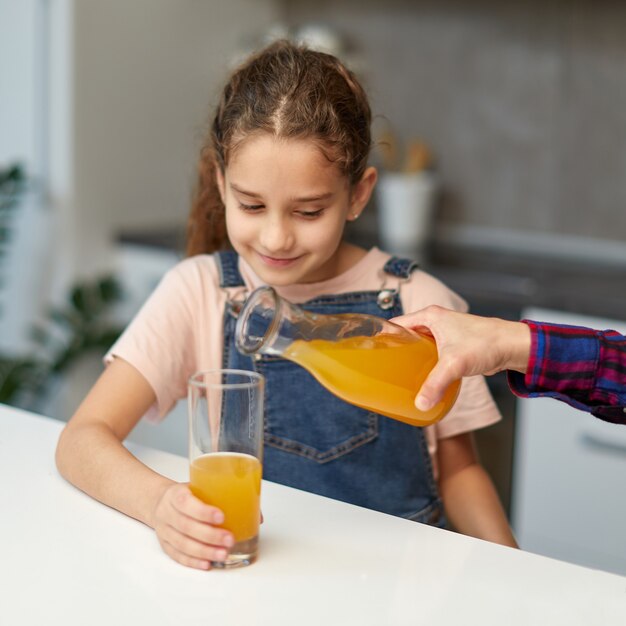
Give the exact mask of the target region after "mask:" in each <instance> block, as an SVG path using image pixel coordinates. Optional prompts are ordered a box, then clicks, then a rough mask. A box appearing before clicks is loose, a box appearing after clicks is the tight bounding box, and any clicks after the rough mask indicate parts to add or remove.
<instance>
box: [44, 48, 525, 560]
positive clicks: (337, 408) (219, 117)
mask: <svg viewBox="0 0 626 626" xmlns="http://www.w3.org/2000/svg"><path fill="white" fill-rule="evenodd" d="M370 144H371V140H370V108H369V105H368V102H367V98H366V96H365V94H364V92H363V90H362V88H361V86H360V85H359V83H358V82H357V80H356V78H355V77H354V75H353V74H352V73H351V72H350V71H348V70H347V69H346V68H345V67H344V66H343V65H342V64H341V63H340V62H339V61H338V60H337V59H336V58H335V57H333V56H329V55H327V54H322V53H318V52H314V51H311V50H307V49H305V48H301V47H297V46H294V45H293V44H290V43H288V42H279V43H275V44H272V45H271V46H269V47H268V48H266V49H265V50H263V51H262V52H260V53H259V54H258V55H256V56H254V57H252V58H251V59H249V60H248V61H247V63H246V64H245V65H243V66H242V67H241V68H240V69H239V70H237V71H236V72H235V73H234V74H233V76H232V77H231V79H230V81H229V82H228V84H227V85H226V87H225V89H224V92H223V94H222V98H221V100H220V102H219V105H218V107H217V112H216V115H215V118H214V121H213V124H212V128H211V132H210V136H209V139H208V142H207V145H206V147H205V148H204V149H203V150H202V153H201V160H200V181H199V185H198V191H197V196H196V198H195V201H194V204H193V208H192V212H191V216H190V220H189V233H188V234H189V241H188V253H189V256H190V258H188V259H186V260H184V261H183V262H181V263H180V264H179V265H178V266H176V267H175V268H174V269H173V270H171V271H170V272H169V273H168V274H167V275H166V276H165V277H164V279H163V281H162V282H161V284H160V285H159V287H158V288H157V289H156V291H155V293H154V294H153V295H152V296H151V298H150V299H149V300H148V302H147V303H146V304H145V305H144V307H143V309H142V310H141V311H140V312H139V314H138V315H137V317H136V318H135V319H134V321H133V322H132V323H131V324H130V326H129V327H128V329H127V330H126V331H125V333H124V334H123V335H122V337H121V338H120V339H119V340H118V342H117V343H116V344H115V345H114V346H113V348H112V349H111V351H110V352H109V354H108V355H107V357H106V362H107V364H108V365H107V367H106V369H105V371H104V373H103V374H102V375H101V377H100V378H99V379H98V381H97V382H96V384H95V385H94V387H93V389H92V390H91V391H90V392H89V394H88V395H87V397H86V398H85V400H84V401H83V403H82V404H81V406H80V407H79V408H78V410H77V411H76V413H75V415H74V416H73V417H72V419H71V420H70V421H69V422H68V424H67V426H66V428H65V429H64V431H63V433H62V435H61V438H60V440H59V444H58V447H57V455H56V458H57V465H58V468H59V471H60V472H61V474H62V475H63V476H65V478H67V479H68V480H69V481H70V482H72V483H73V484H75V485H76V486H77V487H79V488H80V489H83V490H84V491H86V492H87V493H89V494H90V495H92V496H93V497H94V498H97V499H98V500H101V501H102V502H104V503H106V504H108V505H109V506H112V507H115V508H116V509H119V510H120V511H122V512H124V513H126V514H127V515H130V516H132V517H135V518H136V519H138V520H141V521H142V522H144V523H146V524H148V525H149V526H151V527H152V528H154V529H155V531H156V533H157V536H158V538H159V541H160V543H161V546H162V547H163V549H164V550H165V552H166V553H167V554H169V555H170V556H171V557H172V558H174V559H175V560H177V561H179V562H180V563H183V564H185V565H188V566H191V567H196V568H201V569H208V568H209V567H210V561H211V560H215V561H220V560H223V559H225V557H226V554H227V551H228V549H229V547H230V546H232V545H233V537H232V535H231V534H230V533H229V532H228V531H226V530H224V529H222V528H220V524H221V523H222V522H223V514H222V512H221V511H220V510H218V509H216V508H215V507H211V506H208V505H206V504H203V503H202V502H200V501H199V500H197V499H196V498H194V496H193V495H192V494H191V492H190V491H189V489H188V487H187V485H185V484H177V483H174V482H172V481H171V480H168V479H167V478H165V477H163V476H160V475H158V474H156V473H154V472H153V471H152V470H150V469H149V468H147V467H146V466H144V465H143V464H142V463H140V462H139V461H138V460H137V459H135V458H134V457H133V456H132V455H131V454H130V453H129V452H128V451H127V450H126V449H125V448H124V447H123V446H122V443H121V442H122V441H123V440H124V438H125V437H126V436H127V435H128V434H129V433H130V431H131V430H132V429H133V427H134V426H135V424H136V423H137V422H138V421H139V419H140V418H141V417H142V416H143V415H145V414H147V415H148V417H150V416H152V417H153V418H161V417H163V416H164V415H165V414H166V413H167V412H168V411H169V409H170V408H171V407H172V406H173V404H174V403H175V402H176V401H177V400H178V399H180V398H183V397H184V396H185V395H186V383H187V379H188V378H189V377H190V376H191V375H192V374H193V373H194V372H195V371H197V370H201V369H212V368H219V367H234V368H240V369H249V370H252V369H255V370H258V371H260V372H262V373H263V374H264V375H265V376H266V381H267V387H266V389H267V400H266V433H265V453H264V454H265V456H264V477H265V478H266V479H269V480H273V481H277V482H281V483H284V484H287V485H290V486H293V487H297V488H299V489H304V490H308V491H313V492H315V493H319V494H322V495H325V496H329V497H332V498H337V499H340V500H344V501H346V502H351V503H354V504H357V505H360V506H366V507H370V508H373V509H377V510H380V511H384V512H387V513H391V514H394V515H399V516H403V517H406V518H409V519H412V520H416V521H420V522H427V523H429V524H434V525H437V526H444V524H445V518H444V513H443V507H442V502H441V499H440V494H441V498H442V499H443V502H444V503H445V510H446V513H447V515H448V516H449V518H450V521H451V523H452V524H453V525H454V527H455V528H457V529H458V530H459V531H460V532H463V533H467V534H471V535H474V536H476V537H481V538H484V539H488V540H491V541H496V542H500V543H503V544H507V545H511V546H514V545H515V541H514V539H513V537H512V535H511V532H510V530H509V527H508V524H507V522H506V519H505V516H504V513H503V511H502V508H501V506H500V504H499V502H498V499H497V496H496V494H495V490H494V488H493V486H492V484H491V482H490V480H489V478H488V477H487V475H486V473H485V472H484V470H483V469H482V468H481V466H480V465H479V463H478V461H477V458H476V453H475V450H474V444H473V441H472V434H471V431H472V430H474V429H476V428H478V427H482V426H486V425H488V424H491V423H493V422H495V421H497V420H498V419H499V417H500V416H499V414H498V411H497V409H496V407H495V405H494V402H493V400H492V399H491V397H490V395H489V393H488V391H487V388H486V385H485V382H484V380H483V379H482V378H472V379H467V380H466V381H464V383H463V386H462V390H461V393H460V396H459V399H458V401H457V403H456V405H455V407H454V408H453V410H452V411H451V412H450V413H449V414H448V416H447V417H446V418H445V419H444V420H443V421H442V422H440V423H439V424H438V425H436V426H432V427H428V428H425V429H420V428H415V427H412V426H408V425H406V424H403V423H401V422H397V421H395V420H391V419H388V418H386V417H383V416H380V415H376V414H373V413H369V412H367V411H364V410H362V409H359V408H356V407H353V406H351V405H348V404H346V403H344V402H342V401H340V400H338V399H337V398H335V397H334V396H332V395H331V394H330V393H328V392H327V391H326V390H325V389H323V388H322V387H321V386H320V385H319V384H318V383H317V382H315V380H314V379H313V378H312V377H311V376H310V375H309V374H307V373H306V372H305V371H304V370H303V369H301V368H299V367H298V366H296V365H294V364H292V363H290V362H287V361H283V360H280V359H278V360H277V359H260V360H258V361H253V360H251V359H250V358H249V357H244V356H242V355H240V354H239V353H238V352H237V351H236V349H235V348H234V326H235V322H236V314H237V306H236V303H237V302H238V301H240V300H241V299H242V298H243V297H244V296H245V294H246V293H248V292H250V291H251V290H252V289H254V288H255V287H257V286H259V285H261V284H269V285H273V286H274V287H275V288H276V289H277V290H278V292H279V293H280V294H281V295H282V296H283V297H285V298H287V299H288V300H291V301H293V302H297V303H299V304H300V305H301V306H304V307H305V308H307V309H309V310H313V311H317V312H322V313H337V312H341V313H343V312H357V313H370V314H374V315H378V316H383V317H386V318H391V317H395V316H398V315H400V314H402V312H403V310H409V311H411V310H418V309H420V308H423V307H424V306H426V305H428V304H433V303H434V304H440V305H443V306H447V307H448V308H453V309H457V310H465V309H466V305H465V303H464V302H463V301H462V300H461V299H460V298H459V297H458V296H456V295H455V294H454V293H452V292H451V291H450V290H448V289H447V288H446V287H444V286H443V285H442V284H441V283H439V282H438V281H436V280H435V279H434V278H432V277H430V276H429V275H427V274H425V273H424V272H421V271H419V270H417V268H416V266H415V264H413V263H411V262H410V261H406V260H403V259H396V258H390V257H389V255H387V254H385V253H383V252H381V251H380V250H378V249H376V248H373V249H371V250H369V251H366V250H364V249H362V248H359V247H356V246H354V245H350V244H348V243H346V242H344V241H342V234H343V230H344V226H345V224H346V222H347V221H352V220H355V219H357V218H358V217H359V215H360V214H361V212H362V211H363V209H364V208H365V206H366V204H367V202H368V200H369V198H370V196H371V194H372V190H373V188H374V185H375V183H376V170H375V169H374V168H373V167H368V164H367V160H368V155H369V151H370ZM230 247H232V250H228V251H226V249H227V248H230ZM218 251H219V252H218ZM209 253H211V254H209ZM382 291H384V293H382V294H381V292H382ZM390 296H391V297H390Z"/></svg>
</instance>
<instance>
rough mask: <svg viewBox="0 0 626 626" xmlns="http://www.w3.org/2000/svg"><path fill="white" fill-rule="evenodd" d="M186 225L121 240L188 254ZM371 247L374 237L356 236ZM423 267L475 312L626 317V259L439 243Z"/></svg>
mask: <svg viewBox="0 0 626 626" xmlns="http://www.w3.org/2000/svg"><path fill="white" fill-rule="evenodd" d="M184 240H185V234H184V232H183V231H181V230H175V229H171V230H163V231H153V232H132V233H130V232H129V233H123V234H122V235H121V236H120V237H119V242H120V243H122V244H124V243H128V244H134V245H145V246H148V247H151V248H157V249H158V248H161V249H164V250H167V251H169V252H171V251H176V252H178V253H180V254H181V256H182V255H183V251H184ZM352 240H353V241H354V242H355V243H358V244H360V245H363V246H364V247H370V246H372V245H376V244H377V242H376V241H375V240H373V239H372V237H367V236H363V237H361V236H359V235H358V234H357V233H355V236H353V237H352ZM422 267H423V268H424V269H425V270H426V271H428V272H430V273H431V274H433V275H434V276H436V277H437V278H438V279H440V280H441V281H442V282H444V283H445V284H446V285H448V286H449V287H450V288H451V289H453V290H454V291H456V292H457V293H459V294H460V295H461V296H463V297H464V298H465V299H466V300H467V301H468V303H469V305H470V308H471V310H472V311H473V312H475V313H477V314H483V315H495V316H500V317H504V318H507V319H519V316H520V315H521V312H522V310H523V309H524V308H526V307H529V306H533V307H541V308H546V309H555V310H560V311H567V312H572V313H579V314H583V315H592V316H596V317H604V318H613V319H618V320H623V319H626V259H624V262H623V263H622V264H619V263H612V264H609V263H602V262H599V261H598V262H590V261H579V260H573V259H562V258H555V257H554V255H551V254H545V255H541V254H535V253H520V252H502V251H500V250H498V251H494V250H488V249H479V248H470V247H464V246H460V245H451V244H445V243H437V244H433V245H431V246H430V248H429V250H428V251H427V253H426V255H425V259H424V260H423V262H422Z"/></svg>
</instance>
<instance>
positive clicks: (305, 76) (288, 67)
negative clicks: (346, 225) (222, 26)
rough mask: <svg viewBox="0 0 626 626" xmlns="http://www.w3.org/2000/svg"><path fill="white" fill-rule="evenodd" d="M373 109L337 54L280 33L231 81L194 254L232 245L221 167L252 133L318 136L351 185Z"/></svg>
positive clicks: (210, 158) (199, 206)
mask: <svg viewBox="0 0 626 626" xmlns="http://www.w3.org/2000/svg"><path fill="white" fill-rule="evenodd" d="M370 124H371V111H370V107H369V103H368V101H367V96H366V95H365V92H364V90H363V88H362V87H361V85H360V84H359V82H358V80H357V79H356V78H355V76H354V74H353V73H352V72H351V71H350V70H348V69H347V68H346V67H345V66H344V65H343V64H342V63H341V62H340V61H339V60H338V59H337V58H336V57H334V56H332V55H329V54H325V53H323V52H316V51H314V50H310V49H308V48H306V47H303V46H299V45H296V44H293V43H291V42H289V41H278V42H275V43H273V44H271V45H269V46H268V47H266V48H264V49H263V50H261V51H260V52H258V53H257V54H255V55H253V56H252V57H250V58H249V59H248V60H247V61H246V62H245V63H244V64H243V65H242V66H241V67H240V68H239V69H237V70H236V71H235V72H234V73H233V75H232V77H231V78H230V80H229V82H228V83H227V85H226V87H225V88H224V91H223V93H222V97H221V99H220V102H219V104H218V106H217V111H216V113H215V118H214V120H213V123H212V126H211V129H210V132H209V136H208V138H207V141H206V143H205V146H204V147H203V148H202V151H201V153H200V161H199V165H198V181H197V185H196V190H195V194H194V197H193V202H192V207H191V213H190V216H189V221H188V225H187V254H188V255H190V256H191V255H194V254H201V253H209V252H214V251H215V250H220V249H223V248H227V247H229V242H228V236H227V234H226V223H225V215H224V205H223V204H222V201H221V198H220V194H219V191H218V188H217V180H216V176H215V170H216V167H219V168H220V169H221V171H222V172H224V169H225V167H226V166H227V164H228V161H229V158H230V157H232V155H233V153H234V152H235V150H236V149H237V147H238V146H240V145H241V144H242V143H243V142H244V141H245V140H246V139H247V138H248V137H250V136H251V135H252V134H254V133H261V132H266V133H270V134H271V135H272V136H274V137H276V138H283V139H287V138H289V139H292V138H297V139H303V138H310V139H312V140H314V141H316V142H317V143H318V145H319V148H320V150H321V151H322V153H323V154H324V156H325V157H326V158H327V159H329V160H330V161H332V162H334V163H336V164H337V166H338V167H339V168H340V171H341V172H342V174H344V175H345V176H347V178H348V180H349V182H350V185H354V184H355V183H357V182H358V181H359V180H360V179H361V177H362V175H363V172H364V171H365V168H366V167H367V159H368V156H369V151H370V147H371V135H370Z"/></svg>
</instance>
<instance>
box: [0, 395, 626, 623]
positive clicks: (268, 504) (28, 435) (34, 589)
mask: <svg viewBox="0 0 626 626" xmlns="http://www.w3.org/2000/svg"><path fill="white" fill-rule="evenodd" d="M62 427H63V424H62V423H61V422H57V421H55V420H51V419H48V418H44V417H38V416H34V415H32V414H29V413H24V412H20V411H17V410H15V409H12V408H9V407H4V406H0V476H1V478H0V481H1V485H2V486H1V489H0V496H1V500H0V502H1V503H2V514H1V515H0V624H3V625H5V624H6V625H11V626H13V625H21V624H28V625H31V624H42V625H45V626H52V625H56V624H58V625H64V626H70V625H74V624H81V626H82V625H83V624H89V625H90V626H96V625H99V624H103V625H104V624H106V625H107V626H109V625H112V624H120V625H126V624H137V625H139V624H150V625H151V626H159V625H161V624H163V625H164V624H172V625H174V624H175V625H177V626H178V625H186V624H202V625H203V626H209V625H211V624H220V625H229V624H236V625H238V626H241V625H244V624H245V625H246V626H248V625H257V624H258V625H265V624H271V625H272V626H280V625H281V624H289V625H290V626H291V625H293V624H298V625H307V624H316V625H319V624H322V625H334V624H342V625H343V624H348V625H352V624H358V625H359V626H368V625H370V624H371V625H376V626H395V625H399V624H428V625H429V626H430V625H433V626H436V625H450V626H452V625H454V626H459V625H462V626H468V625H472V624H476V625H477V626H489V625H491V624H493V625H496V624H497V625H498V626H502V625H507V626H514V625H517V624H520V625H521V624H524V625H526V624H532V625H533V626H534V625H536V624H549V625H550V626H554V625H556V624H563V625H567V626H575V625H577V624H580V625H581V626H583V625H584V626H591V625H593V626H599V625H604V624H611V625H613V624H614V625H616V626H617V625H620V626H622V625H623V624H626V578H624V577H621V576H616V575H613V574H607V573H604V572H599V571H594V570H591V569H586V568H583V567H578V566H575V565H570V564H567V563H562V562H560V561H555V560H552V559H547V558H545V557H541V556H537V555H533V554H529V553H525V552H521V551H518V550H512V549H510V548H504V547H501V546H497V545H494V544H490V543H487V542H484V541H479V540H476V539H472V538H469V537H464V536H461V535H458V534H455V533H452V532H448V531H444V530H439V529H436V528H431V527H429V526H424V525H421V524H416V523H414V522H409V521H406V520H402V519H398V518H395V517H391V516H388V515H384V514H382V513H376V512H374V511H369V510H367V509H362V508H359V507H355V506H351V505H347V504H343V503H340V502H336V501H334V500H330V499H327V498H322V497H320V496H315V495H312V494H309V493H305V492H302V491H298V490H294V489H290V488H287V487H283V486H280V485H276V484H274V483H270V482H266V481H264V483H263V492H262V508H263V513H264V516H265V523H264V524H263V525H262V527H261V543H260V556H259V561H258V562H257V563H256V564H254V565H252V566H251V567H248V568H243V569H239V570H230V571H218V570H215V571H209V572H201V571H196V570H192V569H188V568H185V567H183V566H181V565H178V564H177V563H175V562H174V561H172V560H171V559H170V558H169V557H168V556H166V555H165V553H163V552H162V551H161V548H160V546H159V544H158V542H157V539H156V536H155V534H154V532H153V531H152V530H151V529H149V528H147V527H146V526H144V525H143V524H141V523H139V522H137V521H135V520H133V519H130V518H128V517H126V516H124V515H122V514H121V513H118V512H117V511H114V510H112V509H109V508H107V507H105V506H104V505H102V504H100V503H98V502H96V501H94V500H92V499H91V498H89V497H88V496H86V495H85V494H83V493H81V492H79V491H78V490H76V489H74V488H73V487H72V486H71V485H69V484H68V483H66V482H65V481H64V480H63V479H62V478H61V477H60V476H59V475H58V473H57V471H56V468H55V466H54V448H55V444H56V440H57V437H58V435H59V432H60V431H61V428H62ZM129 447H131V446H129ZM132 450H133V452H134V453H135V454H137V456H138V457H139V458H141V459H142V460H143V461H144V462H145V463H146V464H147V465H149V466H151V467H153V468H154V469H156V470H158V471H160V472H162V473H163V474H166V475H168V476H170V477H172V478H174V479H177V480H181V481H186V480H187V461H186V459H184V458H181V457H177V456H174V455H170V454H167V453H164V452H159V451H156V450H152V449H148V448H138V447H135V446H132ZM625 544H626V541H625ZM615 548H616V549H624V544H623V545H621V546H616V547H615Z"/></svg>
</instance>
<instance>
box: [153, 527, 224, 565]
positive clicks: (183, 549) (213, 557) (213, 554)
mask: <svg viewBox="0 0 626 626" xmlns="http://www.w3.org/2000/svg"><path fill="white" fill-rule="evenodd" d="M161 541H162V544H168V545H169V546H170V547H171V548H173V549H174V550H175V551H176V552H178V553H180V554H181V555H183V556H184V557H185V558H187V559H196V560H199V561H224V560H225V559H226V557H227V556H228V550H227V549H226V548H224V547H222V546H219V545H209V544H206V543H203V542H201V541H198V540H196V539H194V538H193V537H189V536H188V535H185V534H183V533H181V532H180V531H179V530H177V529H176V528H173V527H172V526H170V527H169V528H167V529H166V530H164V532H163V533H162V536H161ZM176 560H177V561H178V560H180V559H178V558H177V559H176Z"/></svg>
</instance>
